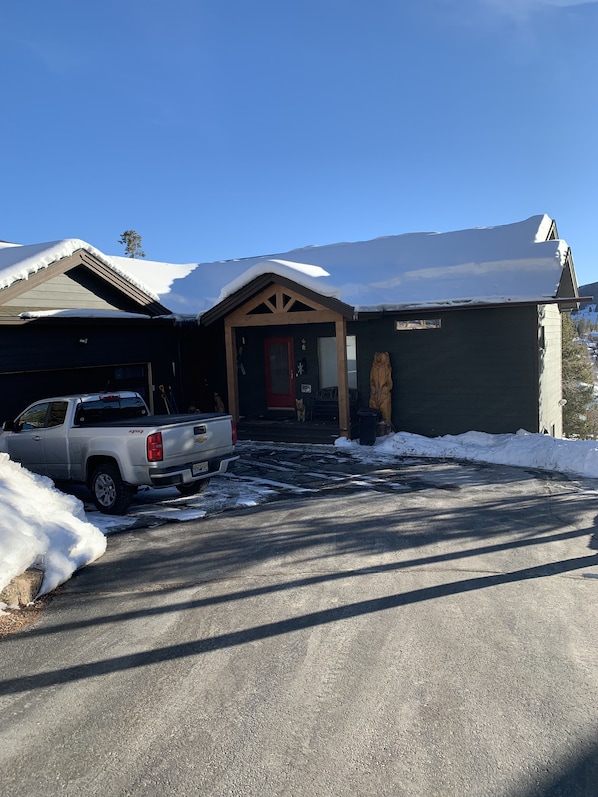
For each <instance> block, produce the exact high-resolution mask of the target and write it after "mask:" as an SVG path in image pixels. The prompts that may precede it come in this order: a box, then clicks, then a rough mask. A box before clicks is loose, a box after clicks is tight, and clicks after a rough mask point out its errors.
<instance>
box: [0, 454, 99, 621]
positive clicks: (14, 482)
mask: <svg viewBox="0 0 598 797" xmlns="http://www.w3.org/2000/svg"><path fill="white" fill-rule="evenodd" d="M0 506H1V507H2V523H1V525H0V589H2V588H4V587H5V586H6V585H7V584H8V583H9V582H10V581H11V580H12V579H13V578H15V577H16V576H18V575H20V574H21V573H24V572H25V570H26V569H27V568H28V567H31V566H33V565H35V566H37V567H40V568H41V569H43V571H44V580H43V582H42V586H41V590H40V594H44V593H46V592H49V591H50V590H52V589H54V588H55V587H57V586H58V585H59V584H62V583H63V582H65V581H67V580H68V579H69V578H70V577H71V575H72V573H73V572H74V571H75V570H77V568H79V567H83V565H85V564H87V563H88V562H92V561H93V560H94V559H97V558H98V557H99V556H101V555H102V554H103V553H104V551H105V550H106V538H105V536H104V535H103V534H102V532H101V531H99V529H97V528H96V527H95V526H93V525H92V524H91V523H88V522H87V521H86V519H85V513H84V511H83V504H82V503H81V501H79V499H78V498H75V497H74V496H70V495H65V494H64V493H61V492H59V491H58V490H57V489H56V488H55V487H54V484H53V483H52V482H51V480H50V479H48V478H46V477H45V476H36V475H34V474H33V473H30V472H29V471H27V470H25V469H24V468H22V467H21V466H20V465H18V464H17V463H16V462H12V461H11V460H10V458H9V456H8V454H3V453H0ZM0 608H1V607H0Z"/></svg>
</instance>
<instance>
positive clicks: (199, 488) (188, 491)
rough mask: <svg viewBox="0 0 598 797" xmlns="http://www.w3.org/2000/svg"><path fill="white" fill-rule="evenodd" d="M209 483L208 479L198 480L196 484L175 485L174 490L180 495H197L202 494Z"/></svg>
mask: <svg viewBox="0 0 598 797" xmlns="http://www.w3.org/2000/svg"><path fill="white" fill-rule="evenodd" d="M209 483H210V480H209V479H200V480H199V481H198V482H190V483H189V484H177V485H176V488H177V490H178V491H179V493H180V494H181V495H197V493H203V491H204V490H205V489H206V487H207V486H208V484H209Z"/></svg>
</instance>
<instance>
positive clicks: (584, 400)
mask: <svg viewBox="0 0 598 797" xmlns="http://www.w3.org/2000/svg"><path fill="white" fill-rule="evenodd" d="M562 363H563V399H565V400H566V404H565V406H564V407H563V432H564V434H565V436H566V437H580V438H582V439H587V438H589V437H596V435H597V434H598V422H597V419H596V412H595V409H594V369H593V367H592V364H591V362H590V358H589V354H588V350H587V347H586V345H585V343H583V342H582V341H580V340H579V339H578V338H577V331H576V329H575V324H574V322H573V320H572V319H571V316H570V315H569V314H568V313H563V343H562Z"/></svg>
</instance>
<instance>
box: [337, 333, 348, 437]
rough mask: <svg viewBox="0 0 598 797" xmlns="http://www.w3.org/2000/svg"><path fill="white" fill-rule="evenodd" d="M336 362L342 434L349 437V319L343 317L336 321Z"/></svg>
mask: <svg viewBox="0 0 598 797" xmlns="http://www.w3.org/2000/svg"><path fill="white" fill-rule="evenodd" d="M335 326H336V362H337V368H338V420H339V424H340V430H339V431H340V436H341V437H349V436H350V431H351V421H350V416H349V375H348V373H347V321H346V319H345V318H341V319H340V320H338V321H337V322H336V325H335Z"/></svg>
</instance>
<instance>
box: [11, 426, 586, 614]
mask: <svg viewBox="0 0 598 797" xmlns="http://www.w3.org/2000/svg"><path fill="white" fill-rule="evenodd" d="M336 447H337V448H338V450H339V452H340V451H342V452H344V453H350V454H351V455H353V456H355V457H356V459H360V460H362V461H363V460H367V461H370V462H371V461H377V460H381V461H385V462H388V460H389V458H390V459H392V458H393V457H424V458H425V457H428V458H432V459H457V460H465V461H471V462H487V463H491V464H497V465H513V466H518V467H525V468H537V469H540V470H546V471H556V472H559V473H566V474H571V475H576V476H584V477H587V478H594V479H598V442H595V441H590V440H558V439H555V438H553V437H549V436H547V435H539V434H530V433H528V432H525V431H519V432H518V433H517V434H503V435H490V434H484V433H482V432H468V433H466V434H463V435H457V436H454V435H446V436H445V437H437V438H433V439H431V438H427V437H420V436H419V435H415V434H410V433H407V432H398V433H396V434H390V435H387V436H386V437H381V438H379V439H377V440H376V443H375V445H374V446H361V445H359V443H358V442H356V441H348V440H345V439H344V438H339V439H338V440H337V441H336ZM331 450H334V449H331ZM276 486H278V487H280V486H281V485H277V484H276V483H273V482H264V481H262V480H258V479H255V480H252V479H248V478H247V477H243V479H238V478H235V475H234V473H233V474H230V475H228V474H227V476H226V477H223V478H219V479H215V480H213V481H212V483H211V484H210V486H209V487H208V489H207V490H206V491H205V492H203V493H202V494H201V495H199V496H196V497H195V498H193V499H189V498H182V497H181V496H179V494H178V492H177V491H176V490H175V489H174V488H172V489H168V490H151V489H148V490H141V491H140V492H139V493H138V496H137V499H136V502H135V503H136V506H135V509H134V510H133V511H132V512H131V513H130V515H129V516H127V517H126V518H115V517H111V516H107V515H101V514H100V513H99V512H91V511H90V512H88V513H87V514H86V512H85V507H84V504H83V503H82V501H80V500H79V498H77V497H76V496H74V495H65V494H64V493H62V492H60V491H59V490H57V489H56V488H55V487H54V485H53V483H52V482H51V481H50V479H47V478H45V477H43V476H36V475H34V474H32V473H29V472H28V471H26V470H25V469H23V468H22V467H21V466H20V465H18V464H16V463H14V462H11V461H10V459H9V458H8V455H6V454H2V453H0V505H1V506H2V513H1V519H0V589H2V588H3V587H5V586H6V585H7V584H8V583H9V582H10V581H11V580H12V579H13V578H14V577H15V576H17V575H20V574H21V573H23V572H24V571H25V570H26V569H27V568H28V567H31V566H38V567H42V569H43V570H44V571H45V576H44V581H43V584H42V588H41V593H40V594H42V593H45V592H48V591H50V590H52V589H54V588H55V587H56V586H58V585H59V584H61V583H63V582H64V581H67V580H68V579H69V578H70V576H71V575H72V573H73V572H74V571H75V570H76V569H77V568H79V567H82V566H83V565H85V564H87V563H89V562H92V561H93V560H94V559H97V558H98V557H99V556H101V555H102V554H103V553H104V551H105V549H106V536H105V535H106V534H109V533H111V532H114V531H116V530H122V529H124V528H126V527H127V526H132V525H134V524H135V523H138V522H139V520H140V519H142V518H143V516H144V515H151V517H152V519H155V518H158V519H161V520H163V521H171V520H177V521H183V520H195V519H198V518H201V517H204V516H205V515H206V514H207V513H208V512H214V511H219V510H222V509H224V508H241V507H251V506H256V505H257V504H260V503H263V502H264V501H265V500H267V498H268V496H269V495H270V494H271V493H272V490H273V488H274V487H276ZM287 486H288V485H287ZM293 489H295V490H301V489H302V488H293ZM157 501H159V505H157V504H156V502H157ZM2 608H3V606H2V604H0V611H1V610H2Z"/></svg>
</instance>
